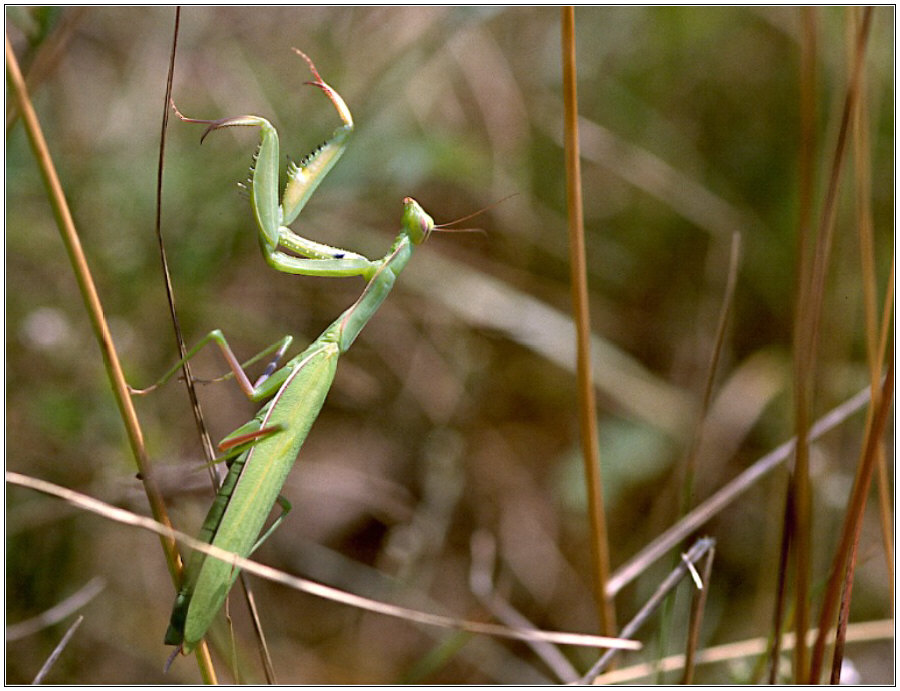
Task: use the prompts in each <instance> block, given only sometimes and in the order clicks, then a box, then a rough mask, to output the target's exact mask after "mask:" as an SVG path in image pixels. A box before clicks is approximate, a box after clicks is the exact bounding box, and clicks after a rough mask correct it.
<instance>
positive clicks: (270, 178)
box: [142, 48, 436, 654]
mask: <svg viewBox="0 0 900 691" xmlns="http://www.w3.org/2000/svg"><path fill="white" fill-rule="evenodd" d="M293 50H294V51H295V52H296V53H297V54H298V55H299V56H300V57H301V58H303V59H304V60H305V61H306V63H307V65H308V66H309V69H310V72H311V73H312V76H313V80H312V81H308V82H306V83H307V84H310V85H312V86H315V87H317V88H319V89H321V90H322V91H323V92H324V93H325V94H326V96H327V97H328V98H329V100H330V101H331V103H332V104H333V105H334V107H335V109H336V111H337V113H338V115H339V117H340V118H341V121H342V123H343V124H342V125H340V126H339V127H338V128H337V129H336V130H335V131H334V132H333V134H332V136H331V138H330V139H328V140H327V141H326V142H325V143H324V144H322V145H321V146H320V147H318V148H317V149H316V150H314V151H313V152H312V153H310V154H309V155H308V156H306V157H305V158H304V159H303V160H302V161H301V162H300V163H299V164H296V165H295V164H291V165H290V166H289V169H288V181H287V184H286V187H285V190H284V193H283V195H282V197H281V202H280V203H279V200H278V172H279V170H278V158H279V144H278V134H277V132H276V131H275V128H274V127H273V126H272V125H271V123H269V121H268V120H266V119H264V118H262V117H259V116H255V115H244V116H239V117H233V118H225V119H222V120H199V119H194V118H188V117H185V116H183V115H182V114H181V113H180V112H178V110H177V109H175V112H176V114H177V115H178V116H179V117H180V118H181V119H182V120H183V121H185V122H188V123H199V124H205V125H207V130H206V132H205V133H204V135H203V137H206V135H207V134H209V133H210V132H212V131H215V130H218V129H222V128H225V127H258V128H259V131H260V143H259V147H258V149H257V152H256V157H255V163H254V166H253V168H252V170H251V178H250V184H249V191H250V202H251V206H252V208H253V212H254V215H255V218H256V224H257V227H258V228H257V229H258V232H259V242H260V248H261V249H262V253H263V256H264V258H265V260H266V262H267V263H268V264H269V266H271V267H272V268H274V269H276V270H278V271H282V272H285V273H291V274H303V275H308V276H361V277H363V278H364V279H366V281H367V284H366V287H365V289H364V290H363V292H362V294H361V295H360V296H359V298H358V299H357V300H356V302H355V303H353V304H352V305H351V306H350V307H349V308H348V309H347V310H345V311H344V313H343V314H341V315H340V316H339V317H338V318H337V319H335V320H334V322H332V324H331V325H330V326H328V328H326V329H325V330H324V331H323V332H322V334H321V335H320V336H319V337H318V338H317V339H316V340H315V341H314V342H313V343H312V344H310V345H309V346H308V347H307V348H306V349H305V350H304V351H303V352H302V353H300V354H299V355H297V356H295V357H294V358H293V359H291V360H289V361H288V362H287V363H286V364H284V365H283V366H282V367H281V368H278V363H279V361H280V360H281V358H282V357H283V355H284V354H285V352H286V351H287V349H288V347H289V346H290V344H291V341H292V337H291V336H285V337H284V338H283V339H282V340H281V341H279V342H277V343H276V344H274V345H273V346H270V347H269V348H267V349H266V350H264V351H263V352H262V353H260V354H259V355H257V356H256V357H255V358H253V359H252V360H251V361H250V362H253V361H255V360H257V359H259V358H260V357H263V356H265V355H267V354H269V353H271V352H275V357H274V360H273V361H272V363H271V364H270V365H269V366H268V367H267V368H266V371H265V372H264V373H263V374H262V376H260V377H259V379H257V381H256V382H255V383H251V381H250V380H249V378H248V377H247V375H246V373H245V371H244V369H243V366H242V365H241V364H240V363H239V361H238V360H237V358H236V357H235V356H234V354H233V352H232V350H231V348H230V346H229V345H228V342H227V341H226V339H225V337H224V335H223V334H222V332H221V331H219V330H215V331H212V332H210V333H209V334H207V336H205V337H204V338H203V339H201V341H200V342H199V343H198V344H197V345H196V346H195V347H194V348H193V349H191V350H190V351H188V353H187V354H186V356H185V357H184V358H183V359H182V360H181V361H180V362H179V363H177V364H176V365H175V366H174V367H173V368H172V369H171V370H169V372H167V373H166V374H165V375H164V376H163V377H162V379H160V381H159V382H157V384H154V385H153V387H150V388H154V387H155V386H157V385H159V384H161V383H163V382H165V381H166V380H168V379H169V378H171V377H172V376H173V375H174V374H175V373H176V372H177V371H178V370H179V368H180V367H181V366H182V364H183V363H184V362H185V361H186V360H188V359H190V358H191V357H193V356H194V355H196V354H197V353H198V352H199V351H200V350H201V349H202V348H203V347H204V346H206V345H208V344H209V343H210V342H214V343H216V344H217V345H218V346H219V348H220V349H221V351H222V353H223V355H224V357H225V359H226V361H227V362H228V365H229V367H230V369H231V370H232V371H233V373H234V376H235V379H236V380H237V382H238V384H239V385H240V387H241V390H242V391H243V392H244V393H245V394H246V395H247V397H248V398H249V399H250V400H252V401H262V400H265V399H269V400H268V402H267V403H265V404H264V405H263V407H262V408H261V409H260V410H259V412H258V413H257V414H256V416H255V417H254V418H253V419H252V420H250V421H249V422H247V423H246V424H244V425H242V426H241V427H239V428H238V429H237V430H235V431H234V432H232V433H231V434H230V435H228V436H227V437H225V439H224V440H223V441H222V442H221V443H220V445H219V446H220V449H221V450H223V451H226V450H227V452H228V454H229V455H231V456H232V457H233V460H232V461H231V465H230V467H229V470H228V474H227V476H226V478H225V480H224V482H223V483H222V486H221V488H220V489H219V491H218V494H217V496H216V498H215V500H214V502H213V504H212V506H211V508H210V510H209V513H208V514H207V517H206V520H205V521H204V523H203V526H202V528H201V530H200V534H199V539H201V540H203V541H206V542H209V543H210V544H212V545H214V546H216V547H220V548H222V549H225V550H228V551H230V552H234V553H236V554H239V555H241V556H248V555H249V554H251V553H252V552H253V551H254V550H255V549H256V548H257V547H258V546H259V545H260V544H261V543H262V542H263V541H265V539H266V538H268V537H269V535H270V534H271V533H272V532H273V531H274V530H275V528H277V527H278V525H279V524H280V523H281V521H282V520H283V519H284V517H285V516H286V514H287V513H288V511H289V510H290V508H291V507H290V503H289V502H287V500H285V499H284V498H283V497H281V496H280V491H281V488H282V486H283V485H284V483H285V481H286V479H287V476H288V473H289V472H290V470H291V467H292V466H293V464H294V461H295V459H296V458H297V455H298V453H299V452H300V448H301V447H302V446H303V443H304V441H305V440H306V437H307V435H308V434H309V430H310V428H311V427H312V425H313V423H314V422H315V420H316V417H317V416H318V414H319V411H320V409H321V408H322V404H323V403H324V401H325V397H326V396H327V394H328V391H329V389H330V388H331V384H332V381H333V379H334V375H335V372H336V369H337V363H338V359H339V357H340V356H341V354H342V353H344V352H346V351H347V349H348V348H349V347H350V346H351V345H352V343H353V342H354V340H356V337H357V336H358V335H359V333H360V331H361V330H362V329H363V328H364V327H365V325H366V324H367V323H368V321H369V320H370V319H371V318H372V317H373V316H374V314H375V312H377V310H378V308H379V306H380V305H381V303H382V302H383V301H384V300H385V298H386V297H387V295H388V293H390V291H391V288H392V287H393V285H394V281H395V279H396V277H397V275H398V274H399V273H400V272H401V271H402V270H403V268H404V266H406V263H407V262H408V261H409V259H410V257H411V256H412V252H413V248H414V247H415V246H416V245H419V244H422V243H423V242H424V241H425V240H426V239H428V237H429V235H430V234H431V232H432V231H433V230H434V229H435V228H436V226H435V223H434V221H433V220H432V218H431V217H430V216H429V215H428V214H427V213H425V211H424V210H423V209H422V207H421V206H419V204H418V203H417V202H416V201H415V200H414V199H412V198H410V197H407V198H405V199H404V200H403V214H402V219H401V229H400V232H399V234H398V235H397V237H396V238H395V239H394V242H393V244H392V245H391V247H390V249H389V250H388V251H387V253H386V254H385V255H384V256H383V257H381V258H380V259H375V260H371V259H368V258H366V257H364V256H362V255H360V254H356V253H355V252H350V251H347V250H343V249H339V248H336V247H329V246H327V245H324V244H320V243H318V242H315V241H312V240H309V239H307V238H304V237H301V236H300V235H298V234H296V233H295V232H294V231H292V230H291V229H290V228H288V225H289V224H290V223H292V222H293V221H294V220H295V219H296V218H297V216H298V215H299V214H300V211H301V210H302V209H303V207H304V205H305V204H306V203H307V201H308V200H309V198H310V196H311V195H312V194H313V192H315V190H316V188H317V187H318V186H319V184H320V183H321V182H322V180H323V178H324V177H325V176H326V175H327V174H328V172H329V171H330V170H331V169H332V167H333V166H334V165H335V163H337V161H338V160H339V159H340V157H341V155H342V154H343V152H344V149H345V147H346V145H347V141H348V139H349V137H350V135H351V133H352V132H353V117H352V115H351V114H350V110H349V108H348V107H347V104H346V103H345V102H344V100H343V98H341V96H340V95H339V94H338V93H337V91H335V90H334V89H333V88H332V87H331V86H329V85H328V84H327V83H326V82H325V81H324V80H323V79H322V77H321V76H320V75H319V72H318V70H317V69H316V67H315V65H314V64H313V62H312V60H310V58H309V57H308V56H307V55H306V54H304V53H303V52H302V51H300V50H298V49H296V48H294V49H293ZM172 105H173V109H174V103H173V104H172ZM201 141H202V139H201ZM279 248H285V249H288V250H290V251H292V252H294V253H296V254H298V255H300V256H299V257H297V256H293V255H291V254H287V253H285V252H283V251H281V250H280V249H279ZM246 364H249V363H246ZM147 390H149V389H144V390H143V391H142V392H144V391H147ZM276 503H278V504H279V505H280V506H281V508H282V512H281V514H280V515H279V516H278V517H277V518H276V519H275V520H274V522H273V524H272V525H271V526H270V527H269V528H268V529H266V531H265V533H264V534H262V535H260V534H261V533H262V532H263V526H264V524H265V522H266V519H267V517H268V515H269V512H270V511H271V509H272V508H273V507H274V505H275V504H276ZM238 572H239V570H238V569H236V568H235V567H234V566H233V565H232V564H230V563H227V562H224V561H221V560H218V559H215V558H212V557H209V556H207V555H205V554H203V553H200V552H195V553H194V554H193V555H192V556H191V558H190V559H189V561H188V562H187V566H186V569H185V574H184V578H183V582H182V586H181V588H180V590H179V591H178V594H177V596H176V598H175V604H174V607H173V609H172V615H171V619H170V624H169V628H168V630H167V631H166V635H165V642H166V643H167V644H169V645H175V646H179V648H180V650H181V652H182V653H184V654H188V653H190V652H191V651H192V650H193V649H194V648H195V647H196V646H197V644H198V643H199V642H200V641H201V640H202V639H203V637H204V636H205V634H206V631H207V629H208V628H209V627H210V625H211V624H212V621H213V619H214V617H215V616H216V614H217V613H218V611H219V610H220V609H221V607H222V605H223V604H224V602H225V598H226V596H227V595H228V592H229V590H230V589H231V586H232V585H233V584H234V581H235V579H236V578H237V576H238ZM176 650H177V649H176Z"/></svg>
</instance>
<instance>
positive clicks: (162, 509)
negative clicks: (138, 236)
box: [6, 35, 215, 683]
mask: <svg viewBox="0 0 900 691" xmlns="http://www.w3.org/2000/svg"><path fill="white" fill-rule="evenodd" d="M6 72H7V75H8V78H9V84H10V87H11V89H12V93H13V95H14V97H15V98H16V101H17V102H18V106H19V111H20V113H21V117H22V121H23V125H24V127H25V131H26V133H27V135H28V142H29V144H30V145H31V149H32V152H33V153H34V157H35V160H36V162H37V164H38V169H39V171H40V174H41V178H42V179H43V181H44V186H45V188H46V190H47V197H48V199H49V201H50V205H51V207H52V209H53V215H54V218H55V219H56V225H57V228H59V231H60V235H61V237H62V241H63V244H64V245H65V248H66V252H67V253H68V255H69V261H70V262H71V264H72V270H73V272H74V274H75V280H76V282H77V283H78V289H79V291H80V292H81V296H82V299H83V300H84V304H85V308H86V309H87V312H88V319H89V321H90V324H91V328H92V329H93V331H94V336H95V337H96V339H97V342H98V344H99V346H100V352H101V354H102V356H103V363H104V366H105V368H106V372H107V376H108V377H109V380H110V384H111V385H112V391H113V397H114V398H115V401H116V405H117V406H118V408H119V413H120V415H121V417H122V422H123V423H124V425H125V432H126V435H127V437H128V442H129V445H130V446H131V451H132V454H133V456H134V459H135V462H136V464H137V468H138V473H139V476H140V478H141V481H142V483H143V485H144V491H145V493H146V495H147V501H148V503H149V505H150V511H151V513H152V515H153V517H154V519H155V520H156V521H157V522H159V523H161V524H163V525H165V526H168V527H171V521H170V520H169V515H168V512H167V511H166V506H165V502H164V501H163V498H162V494H161V492H160V491H159V487H158V485H157V484H156V481H155V478H154V475H153V469H152V464H151V463H150V459H149V456H148V454H147V449H146V446H145V444H144V435H143V431H142V430H141V426H140V422H139V421H138V418H137V413H136V411H135V409H134V405H133V402H132V400H131V394H130V392H129V389H128V384H127V383H126V381H125V375H124V373H123V371H122V366H121V364H120V362H119V356H118V353H117V352H116V347H115V344H114V343H113V340H112V335H111V334H110V331H109V325H108V324H107V321H106V316H105V314H104V312H103V305H102V303H101V302H100V296H99V294H98V293H97V288H96V286H95V284H94V279H93V276H92V275H91V271H90V267H89V266H88V263H87V259H86V257H85V255H84V250H83V248H82V246H81V240H80V239H79V236H78V231H77V230H76V228H75V222H74V220H73V218H72V213H71V211H70V209H69V206H68V203H67V202H66V198H65V193H64V192H63V188H62V184H61V183H60V181H59V176H58V174H57V172H56V167H55V165H54V164H53V158H52V157H51V155H50V150H49V147H48V146H47V141H46V139H45V138H44V134H43V131H42V129H41V125H40V120H39V119H38V117H37V113H36V112H35V110H34V106H33V105H32V103H31V98H30V97H29V95H28V90H27V88H26V86H25V80H24V79H23V77H22V72H21V70H20V69H19V64H18V61H17V60H16V55H15V52H14V51H13V49H12V44H11V43H10V40H9V36H8V35H7V36H6ZM160 543H161V544H162V548H163V553H164V555H165V559H166V565H167V566H168V568H169V575H170V576H171V578H172V581H173V583H175V584H176V586H177V584H178V583H179V582H180V580H181V573H182V569H183V565H182V562H181V558H180V556H179V555H178V550H177V549H176V547H175V541H174V540H173V539H172V538H171V537H170V536H166V535H160ZM197 655H198V659H201V658H205V662H203V661H201V672H202V674H203V676H204V680H206V681H208V682H210V683H215V672H214V671H213V669H212V663H211V660H210V659H209V651H208V649H206V648H205V646H200V647H198V652H197Z"/></svg>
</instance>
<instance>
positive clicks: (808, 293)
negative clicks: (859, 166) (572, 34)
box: [791, 8, 872, 681]
mask: <svg viewBox="0 0 900 691" xmlns="http://www.w3.org/2000/svg"><path fill="white" fill-rule="evenodd" d="M871 16H872V13H871V8H866V10H865V13H864V15H863V21H862V26H861V28H860V31H859V33H858V36H857V41H856V43H855V46H854V57H853V61H852V63H851V66H850V79H849V82H848V86H847V93H846V97H845V99H844V107H843V112H842V114H841V122H840V130H839V132H838V139H837V144H836V146H835V152H834V158H833V160H832V165H831V168H830V174H829V179H828V186H827V188H826V192H825V198H824V202H823V205H822V215H821V218H820V220H819V224H818V228H817V232H816V242H815V247H814V248H811V253H812V267H811V270H810V273H809V274H807V272H806V271H804V270H803V269H802V267H801V277H804V278H805V276H806V275H808V276H809V282H808V284H806V283H805V282H804V283H803V284H802V285H801V286H800V290H799V296H798V303H797V304H798V309H797V315H796V316H797V325H796V328H797V331H796V338H795V382H794V385H795V413H796V420H795V423H796V427H797V435H798V439H805V438H806V435H805V430H806V428H807V426H808V420H809V415H810V410H811V408H812V399H813V391H814V387H815V370H816V357H817V352H818V341H819V326H820V323H821V317H822V305H823V302H824V297H825V280H826V277H827V274H828V267H829V263H830V262H829V260H830V257H831V246H832V243H833V239H834V225H835V218H836V210H837V198H838V189H839V188H840V182H841V175H842V173H843V170H844V167H845V162H846V150H847V139H848V131H849V126H850V119H851V114H852V113H853V111H854V108H855V102H856V97H857V94H858V91H859V81H860V76H861V72H862V66H863V62H864V60H863V58H864V54H865V47H866V44H867V42H868V34H869V28H870V26H871ZM798 259H799V260H800V261H805V259H806V257H805V256H801V257H799V258H798ZM792 480H793V482H792V485H791V486H792V490H793V492H794V509H795V511H794V526H793V530H794V536H795V538H796V539H795V540H794V545H795V550H794V552H795V564H796V571H797V574H796V575H797V578H796V588H795V594H794V595H795V631H796V634H797V640H798V641H803V640H805V639H806V630H807V629H808V627H809V568H810V567H809V555H810V540H811V515H812V508H811V498H810V487H809V468H808V449H807V448H806V445H805V444H801V445H800V446H799V447H798V449H797V456H796V460H795V467H794V475H793V478H792ZM806 652H807V651H806V648H805V646H803V645H798V646H797V649H796V651H795V657H794V659H795V664H794V674H795V679H796V680H797V681H800V680H802V679H804V678H805V677H806V672H807V663H806V660H807V654H806ZM809 676H810V677H811V678H812V676H813V674H812V670H810V674H809ZM816 676H817V675H816Z"/></svg>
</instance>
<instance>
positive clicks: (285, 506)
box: [250, 494, 293, 554]
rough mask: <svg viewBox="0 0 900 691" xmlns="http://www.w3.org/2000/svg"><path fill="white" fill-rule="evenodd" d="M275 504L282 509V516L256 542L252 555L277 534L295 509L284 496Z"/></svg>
mask: <svg viewBox="0 0 900 691" xmlns="http://www.w3.org/2000/svg"><path fill="white" fill-rule="evenodd" d="M275 502H276V503H277V504H278V506H280V507H281V514H280V515H279V516H278V518H276V519H275V521H274V522H273V523H272V525H270V526H269V527H268V528H267V529H266V532H264V533H263V534H262V535H261V536H260V538H259V540H257V541H256V544H255V545H253V547H251V548H250V554H253V553H254V552H255V551H256V549H257V548H258V547H259V546H260V545H261V544H262V543H263V542H265V541H266V540H268V539H269V536H270V535H271V534H272V533H274V532H275V529H276V528H277V527H278V526H279V525H281V522H282V521H283V520H284V519H285V517H286V516H287V515H288V514H289V513H290V512H291V509H292V508H293V505H292V504H291V502H289V501H288V500H287V498H286V497H285V496H284V495H281V494H279V495H278V498H277V499H275Z"/></svg>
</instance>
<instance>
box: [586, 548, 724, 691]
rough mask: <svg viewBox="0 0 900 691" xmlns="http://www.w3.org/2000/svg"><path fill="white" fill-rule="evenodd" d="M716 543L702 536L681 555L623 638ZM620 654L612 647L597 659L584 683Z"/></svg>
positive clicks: (638, 627)
mask: <svg viewBox="0 0 900 691" xmlns="http://www.w3.org/2000/svg"><path fill="white" fill-rule="evenodd" d="M715 545H716V541H715V540H714V539H713V538H711V537H702V538H700V539H699V540H697V541H696V542H694V544H693V545H691V548H690V549H689V550H688V551H687V552H685V553H684V554H682V555H681V561H680V562H679V563H678V565H677V566H676V567H675V568H674V569H672V571H670V572H669V575H668V576H666V577H665V578H664V579H663V581H662V583H660V584H659V587H658V588H657V589H656V591H655V592H654V593H653V595H651V596H650V598H649V599H648V600H647V602H645V603H644V606H643V607H641V609H640V610H639V611H638V613H637V614H635V615H634V616H633V617H632V618H631V620H630V621H629V622H628V623H627V624H625V626H623V627H622V631H621V634H620V635H621V636H622V637H623V638H626V637H631V636H633V635H634V634H635V633H637V632H638V630H639V629H640V628H641V627H642V626H643V625H644V624H646V623H647V620H648V619H649V618H650V617H651V616H652V615H653V613H654V612H655V611H656V610H657V609H659V607H660V605H662V603H663V602H665V600H666V597H667V596H668V595H669V593H671V592H672V591H673V590H674V589H675V588H676V587H677V586H678V584H679V583H681V581H682V580H684V578H685V576H687V575H688V574H689V573H691V569H693V568H694V564H695V563H697V562H698V561H699V560H700V559H702V558H703V556H704V555H705V554H706V553H707V552H709V550H711V549H713V548H714V547H715ZM617 654H618V651H617V650H614V649H612V648H610V649H609V650H607V651H606V652H605V653H603V655H602V656H601V657H600V659H599V660H597V662H596V663H594V665H593V666H592V667H591V668H590V669H589V670H588V671H587V673H586V674H585V675H584V676H583V677H582V678H581V680H580V681H581V683H582V684H592V683H593V682H594V680H595V679H596V678H597V677H598V676H599V675H600V672H602V671H603V669H604V668H605V667H606V665H608V664H609V663H610V662H611V661H612V659H613V658H614V657H615V656H616V655H617Z"/></svg>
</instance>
